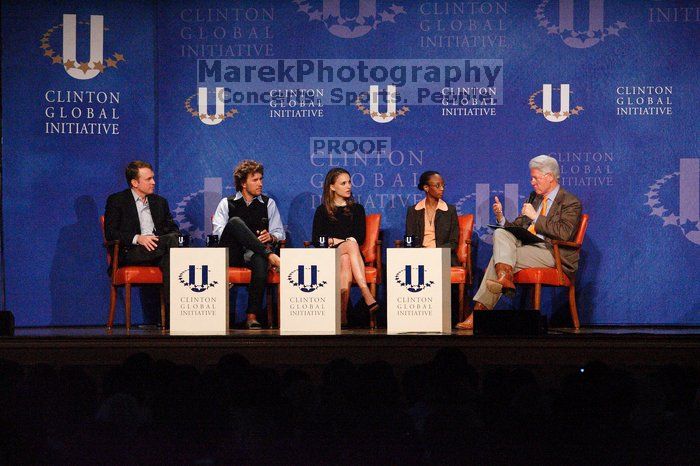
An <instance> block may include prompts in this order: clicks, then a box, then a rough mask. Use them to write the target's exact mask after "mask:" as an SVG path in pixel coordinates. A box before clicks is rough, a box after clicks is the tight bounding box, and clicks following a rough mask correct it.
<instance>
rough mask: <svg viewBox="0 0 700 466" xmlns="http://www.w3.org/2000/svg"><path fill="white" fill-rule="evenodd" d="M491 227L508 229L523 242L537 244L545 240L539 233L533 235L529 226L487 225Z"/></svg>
mask: <svg viewBox="0 0 700 466" xmlns="http://www.w3.org/2000/svg"><path fill="white" fill-rule="evenodd" d="M487 226H488V227H489V228H493V229H494V230H496V229H498V228H503V229H504V230H506V231H509V232H511V233H512V234H513V236H515V237H516V238H518V239H519V240H520V241H521V242H522V243H523V244H535V243H543V242H544V240H543V239H542V238H540V237H539V236H537V235H533V234H532V233H530V231H529V230H528V229H527V228H523V227H516V226H505V227H502V226H500V225H487Z"/></svg>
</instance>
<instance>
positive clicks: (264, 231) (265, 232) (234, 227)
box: [212, 160, 285, 329]
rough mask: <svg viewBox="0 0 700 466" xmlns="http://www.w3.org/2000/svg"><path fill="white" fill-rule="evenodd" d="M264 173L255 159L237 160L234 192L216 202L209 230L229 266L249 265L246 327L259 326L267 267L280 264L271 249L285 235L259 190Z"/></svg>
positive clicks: (270, 203)
mask: <svg viewBox="0 0 700 466" xmlns="http://www.w3.org/2000/svg"><path fill="white" fill-rule="evenodd" d="M263 173H264V169H263V166H262V164H260V163H258V162H256V161H255V160H244V161H242V162H241V163H239V164H238V166H237V167H236V168H235V169H234V171H233V181H234V183H235V185H236V194H234V195H233V196H229V197H225V198H224V199H222V200H221V202H219V205H218V207H217V208H216V212H215V213H214V218H213V224H214V230H213V232H212V233H213V234H215V235H218V236H219V245H220V246H222V247H228V248H229V266H231V267H248V268H249V269H250V270H251V272H252V276H251V280H250V285H249V286H248V309H247V310H246V314H247V318H246V323H245V325H246V328H247V329H260V328H261V325H260V323H259V322H258V319H257V315H258V313H259V312H260V311H261V310H262V300H263V294H264V292H265V282H266V281H267V269H268V268H269V267H270V266H273V267H279V265H280V258H279V256H278V255H277V254H275V253H274V252H272V251H273V248H274V246H275V244H276V243H278V242H279V241H282V240H284V238H285V235H284V226H283V225H282V219H281V217H280V213H279V210H278V209H277V204H275V201H274V200H273V199H271V198H269V197H267V196H265V195H263V193H262V188H263Z"/></svg>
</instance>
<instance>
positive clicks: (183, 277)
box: [178, 265, 219, 293]
mask: <svg viewBox="0 0 700 466" xmlns="http://www.w3.org/2000/svg"><path fill="white" fill-rule="evenodd" d="M197 272H199V277H197ZM198 278H199V283H198V280H197V279H198ZM178 280H179V281H180V283H182V285H183V286H184V287H185V288H189V289H190V290H192V291H194V292H195V293H201V292H202V291H206V290H208V289H209V288H213V287H214V286H216V285H217V284H218V283H219V282H217V281H212V282H210V281H209V266H208V265H202V266H201V267H197V266H196V265H190V266H189V267H188V268H186V269H185V270H183V271H182V272H180V275H178Z"/></svg>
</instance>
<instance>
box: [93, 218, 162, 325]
mask: <svg viewBox="0 0 700 466" xmlns="http://www.w3.org/2000/svg"><path fill="white" fill-rule="evenodd" d="M100 223H101V225H102V238H103V239H104V237H105V236H104V233H105V217H104V215H102V216H101V217H100ZM104 245H105V248H106V249H107V264H108V265H109V266H110V267H111V269H110V285H111V289H110V294H109V320H108V321H107V328H112V326H113V325H114V311H115V308H116V306H117V288H118V287H120V286H123V287H124V314H125V318H124V323H125V325H126V329H127V330H129V329H130V328H131V285H160V286H159V288H160V325H161V327H165V290H163V286H162V285H163V274H162V273H161V271H160V269H159V268H158V267H155V266H143V265H127V266H125V267H120V266H119V240H115V241H106V240H105V241H104Z"/></svg>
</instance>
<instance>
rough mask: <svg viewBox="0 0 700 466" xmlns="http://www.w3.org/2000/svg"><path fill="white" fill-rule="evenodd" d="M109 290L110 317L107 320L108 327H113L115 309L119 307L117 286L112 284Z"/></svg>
mask: <svg viewBox="0 0 700 466" xmlns="http://www.w3.org/2000/svg"><path fill="white" fill-rule="evenodd" d="M110 288H111V289H110V291H109V319H108V320H107V328H112V326H113V325H114V310H115V308H116V307H117V287H116V286H115V285H112V286H111V287H110Z"/></svg>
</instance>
